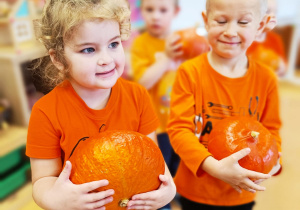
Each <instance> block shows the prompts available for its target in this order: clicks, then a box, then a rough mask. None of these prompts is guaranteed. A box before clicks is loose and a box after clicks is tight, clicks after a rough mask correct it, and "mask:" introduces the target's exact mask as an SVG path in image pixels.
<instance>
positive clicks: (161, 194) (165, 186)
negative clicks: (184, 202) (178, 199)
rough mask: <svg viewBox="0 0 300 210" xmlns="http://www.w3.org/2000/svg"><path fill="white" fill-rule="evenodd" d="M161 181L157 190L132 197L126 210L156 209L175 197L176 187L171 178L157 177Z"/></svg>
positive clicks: (165, 176)
mask: <svg viewBox="0 0 300 210" xmlns="http://www.w3.org/2000/svg"><path fill="white" fill-rule="evenodd" d="M159 179H160V180H161V181H162V183H161V185H160V187H159V188H158V189H157V190H154V191H151V192H146V193H141V194H137V195H134V196H133V197H132V200H130V201H129V202H128V205H127V206H128V207H127V209H153V210H154V209H158V208H160V207H163V206H165V205H166V204H168V203H169V202H171V200H172V199H173V198H174V197H175V194H176V187H175V184H174V182H173V180H172V177H171V176H167V175H162V174H161V175H159Z"/></svg>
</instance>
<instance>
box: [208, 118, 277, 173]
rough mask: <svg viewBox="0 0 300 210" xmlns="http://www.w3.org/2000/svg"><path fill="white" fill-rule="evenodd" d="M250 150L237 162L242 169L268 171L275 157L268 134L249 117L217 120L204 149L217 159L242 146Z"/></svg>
mask: <svg viewBox="0 0 300 210" xmlns="http://www.w3.org/2000/svg"><path fill="white" fill-rule="evenodd" d="M247 147H248V148H250V149H251V152H250V153H249V155H247V156H246V157H244V158H242V159H241V160H240V161H239V164H240V166H242V167H243V168H246V169H249V170H253V171H257V172H262V173H269V172H270V171H271V169H272V168H273V166H275V165H276V162H277V159H278V150H277V146H276V142H275V140H274V138H273V137H272V134H271V133H270V132H269V130H268V129H266V128H265V127H264V126H263V125H262V124H261V123H260V122H258V121H256V120H254V119H252V118H250V117H240V116H235V117H229V118H225V119H223V120H220V121H219V122H218V123H216V125H215V126H214V128H213V130H212V132H211V133H210V137H209V141H208V151H209V152H210V153H211V154H212V155H213V156H214V157H215V158H216V159H218V160H221V159H223V158H225V157H227V156H229V155H231V154H233V153H235V152H238V151H239V150H241V149H244V148H247Z"/></svg>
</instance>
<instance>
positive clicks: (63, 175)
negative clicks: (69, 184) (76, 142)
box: [59, 161, 72, 180]
mask: <svg viewBox="0 0 300 210" xmlns="http://www.w3.org/2000/svg"><path fill="white" fill-rule="evenodd" d="M71 170H72V164H71V162H70V161H66V164H65V167H64V169H63V170H62V172H61V173H60V175H59V178H60V179H62V180H69V178H70V174H71Z"/></svg>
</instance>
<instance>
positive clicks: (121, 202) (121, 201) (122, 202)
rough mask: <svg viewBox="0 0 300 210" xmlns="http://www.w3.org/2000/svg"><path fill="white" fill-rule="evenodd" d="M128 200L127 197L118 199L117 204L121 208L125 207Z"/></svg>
mask: <svg viewBox="0 0 300 210" xmlns="http://www.w3.org/2000/svg"><path fill="white" fill-rule="evenodd" d="M128 202H129V199H127V198H125V199H122V200H120V201H119V206H120V207H122V208H123V207H126V206H127V204H128Z"/></svg>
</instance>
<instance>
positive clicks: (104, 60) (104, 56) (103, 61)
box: [97, 51, 113, 66]
mask: <svg viewBox="0 0 300 210" xmlns="http://www.w3.org/2000/svg"><path fill="white" fill-rule="evenodd" d="M112 61H113V59H112V57H111V56H110V54H109V53H108V52H103V51H102V52H101V53H100V55H99V58H98V62H97V64H98V65H99V66H103V65H107V64H110V63H111V62H112Z"/></svg>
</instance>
